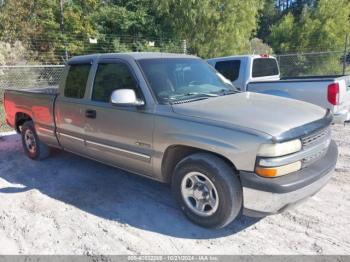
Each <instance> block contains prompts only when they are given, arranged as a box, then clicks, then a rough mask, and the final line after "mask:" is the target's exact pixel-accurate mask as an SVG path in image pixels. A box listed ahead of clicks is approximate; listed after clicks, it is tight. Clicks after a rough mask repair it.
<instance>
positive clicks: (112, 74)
mask: <svg viewBox="0 0 350 262" xmlns="http://www.w3.org/2000/svg"><path fill="white" fill-rule="evenodd" d="M117 89H133V90H134V91H135V93H136V96H137V97H138V98H140V91H139V88H138V85H137V83H136V81H135V79H134V77H133V75H132V73H131V71H130V70H129V67H128V66H127V65H126V64H124V63H110V64H99V65H98V69H97V72H96V77H95V82H94V87H93V91H92V98H91V99H92V100H94V101H100V102H109V100H110V97H111V95H112V92H113V91H114V90H117Z"/></svg>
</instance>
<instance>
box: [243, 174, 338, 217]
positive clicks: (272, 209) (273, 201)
mask: <svg viewBox="0 0 350 262" xmlns="http://www.w3.org/2000/svg"><path fill="white" fill-rule="evenodd" d="M331 173H332V171H331V172H329V173H328V174H327V175H326V176H324V177H322V179H320V180H317V181H316V182H314V183H312V184H310V185H308V186H306V187H303V188H301V189H298V190H295V191H292V192H288V193H282V194H279V193H272V192H265V191H259V190H256V189H252V188H248V187H243V199H244V209H245V211H243V212H244V213H245V214H247V215H252V216H259V214H261V215H268V214H276V213H280V212H282V211H284V210H286V209H288V208H290V207H293V206H295V205H297V204H299V203H300V202H302V200H305V199H306V198H308V197H310V196H313V195H314V194H316V193H317V192H318V191H319V190H321V189H322V188H323V187H324V186H325V185H326V184H327V182H328V181H329V179H330V178H331ZM254 213H255V214H254Z"/></svg>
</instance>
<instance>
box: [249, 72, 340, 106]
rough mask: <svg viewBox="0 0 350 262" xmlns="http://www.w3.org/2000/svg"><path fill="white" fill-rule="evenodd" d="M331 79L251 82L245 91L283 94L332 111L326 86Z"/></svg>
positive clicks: (331, 81)
mask: <svg viewBox="0 0 350 262" xmlns="http://www.w3.org/2000/svg"><path fill="white" fill-rule="evenodd" d="M330 83H333V80H329V79H325V80H302V81H300V80H299V81H297V80H281V81H268V82H251V83H249V84H248V86H247V91H251V92H258V93H265V94H271V95H278V96H284V97H288V98H293V99H297V100H302V101H305V102H309V103H312V104H315V105H318V106H321V107H323V108H329V109H330V110H331V111H332V112H333V109H334V106H333V105H332V104H330V103H329V102H328V98H327V88H328V85H329V84H330Z"/></svg>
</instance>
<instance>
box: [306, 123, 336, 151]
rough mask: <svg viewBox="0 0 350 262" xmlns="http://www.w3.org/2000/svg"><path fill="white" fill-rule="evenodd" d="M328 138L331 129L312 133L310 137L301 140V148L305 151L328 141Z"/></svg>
mask: <svg viewBox="0 0 350 262" xmlns="http://www.w3.org/2000/svg"><path fill="white" fill-rule="evenodd" d="M330 136H331V129H330V127H326V128H324V129H322V130H320V131H317V132H315V133H312V134H311V135H308V136H305V137H303V138H302V139H301V142H302V144H303V148H304V149H306V148H309V147H312V146H313V145H316V144H319V143H321V142H323V141H325V140H327V139H329V138H330Z"/></svg>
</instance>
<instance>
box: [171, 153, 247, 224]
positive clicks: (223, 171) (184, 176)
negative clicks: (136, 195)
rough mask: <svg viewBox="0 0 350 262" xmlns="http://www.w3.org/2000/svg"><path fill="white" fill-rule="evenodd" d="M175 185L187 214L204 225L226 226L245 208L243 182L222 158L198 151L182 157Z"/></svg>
mask: <svg viewBox="0 0 350 262" xmlns="http://www.w3.org/2000/svg"><path fill="white" fill-rule="evenodd" d="M172 188H173V192H174V194H175V197H176V199H177V201H178V203H179V204H180V207H181V209H182V210H183V212H184V213H185V215H186V216H187V217H188V218H189V219H190V220H191V221H192V222H194V223H196V224H198V225H200V226H203V227H217V228H220V227H224V226H226V225H227V224H229V223H230V222H232V221H233V220H234V219H235V218H236V217H237V216H238V214H239V212H240V210H241V208H242V186H241V183H240V181H239V178H238V176H237V175H236V174H235V173H234V170H233V169H232V167H231V166H229V165H228V164H227V163H226V162H225V161H224V160H222V159H221V158H219V157H217V156H215V155H211V154H208V153H196V154H193V155H190V156H188V157H186V158H185V159H183V160H182V161H180V162H179V163H178V164H177V166H176V168H175V172H174V175H173V180H172Z"/></svg>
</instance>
